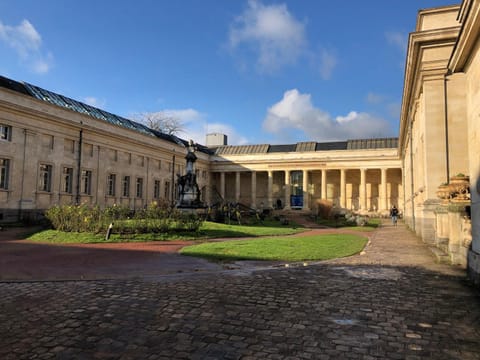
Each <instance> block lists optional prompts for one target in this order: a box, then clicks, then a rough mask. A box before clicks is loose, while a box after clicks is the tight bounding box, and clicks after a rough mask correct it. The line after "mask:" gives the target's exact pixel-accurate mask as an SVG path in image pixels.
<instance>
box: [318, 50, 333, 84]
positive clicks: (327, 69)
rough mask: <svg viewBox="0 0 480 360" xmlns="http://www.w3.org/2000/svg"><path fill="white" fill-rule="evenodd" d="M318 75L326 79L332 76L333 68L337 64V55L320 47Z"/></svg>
mask: <svg viewBox="0 0 480 360" xmlns="http://www.w3.org/2000/svg"><path fill="white" fill-rule="evenodd" d="M319 66H320V76H321V78H322V79H323V80H328V79H330V77H331V76H332V73H333V69H334V68H335V66H337V57H336V56H335V54H334V53H333V52H330V51H327V50H325V49H322V50H321V52H320V62H319Z"/></svg>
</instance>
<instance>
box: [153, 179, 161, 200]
mask: <svg viewBox="0 0 480 360" xmlns="http://www.w3.org/2000/svg"><path fill="white" fill-rule="evenodd" d="M153 198H154V199H160V180H155V182H154V183H153Z"/></svg>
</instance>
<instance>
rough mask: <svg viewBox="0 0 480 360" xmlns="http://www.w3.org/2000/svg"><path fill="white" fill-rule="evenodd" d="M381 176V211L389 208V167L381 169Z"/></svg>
mask: <svg viewBox="0 0 480 360" xmlns="http://www.w3.org/2000/svg"><path fill="white" fill-rule="evenodd" d="M381 174H382V175H381V178H380V194H379V195H380V204H379V206H380V209H378V210H380V211H382V210H388V208H387V169H381Z"/></svg>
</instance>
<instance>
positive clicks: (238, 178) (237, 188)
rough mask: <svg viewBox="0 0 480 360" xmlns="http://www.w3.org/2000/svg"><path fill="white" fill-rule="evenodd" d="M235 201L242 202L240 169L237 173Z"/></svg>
mask: <svg viewBox="0 0 480 360" xmlns="http://www.w3.org/2000/svg"><path fill="white" fill-rule="evenodd" d="M235 201H236V202H240V171H237V172H236V173H235Z"/></svg>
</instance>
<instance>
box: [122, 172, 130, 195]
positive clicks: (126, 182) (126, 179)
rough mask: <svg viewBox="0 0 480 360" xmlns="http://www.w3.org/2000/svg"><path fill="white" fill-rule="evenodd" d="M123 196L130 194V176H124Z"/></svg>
mask: <svg viewBox="0 0 480 360" xmlns="http://www.w3.org/2000/svg"><path fill="white" fill-rule="evenodd" d="M122 196H123V197H129V196H130V176H124V177H123V180H122Z"/></svg>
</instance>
